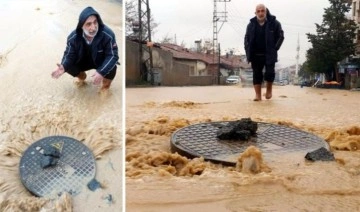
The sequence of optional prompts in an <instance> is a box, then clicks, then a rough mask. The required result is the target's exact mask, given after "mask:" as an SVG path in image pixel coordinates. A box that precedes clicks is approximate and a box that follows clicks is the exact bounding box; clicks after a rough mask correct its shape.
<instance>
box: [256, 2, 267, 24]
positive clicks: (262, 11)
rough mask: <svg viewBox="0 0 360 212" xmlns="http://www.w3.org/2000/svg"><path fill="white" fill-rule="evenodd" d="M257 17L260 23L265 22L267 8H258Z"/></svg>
mask: <svg viewBox="0 0 360 212" xmlns="http://www.w3.org/2000/svg"><path fill="white" fill-rule="evenodd" d="M255 15H256V17H257V19H258V20H259V21H264V20H265V18H266V8H265V6H262V5H260V6H257V7H256V11H255Z"/></svg>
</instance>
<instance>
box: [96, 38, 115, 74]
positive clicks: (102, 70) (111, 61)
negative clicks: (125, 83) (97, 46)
mask: <svg viewBox="0 0 360 212" xmlns="http://www.w3.org/2000/svg"><path fill="white" fill-rule="evenodd" d="M107 36H108V38H109V39H107V41H106V44H105V49H104V52H105V60H104V62H103V63H102V64H101V66H100V67H99V68H98V69H97V72H98V73H99V74H101V76H103V77H105V76H106V75H108V74H109V73H110V71H111V70H112V69H113V68H114V66H115V65H116V64H117V62H118V60H119V56H118V46H117V44H116V40H115V37H114V36H110V35H108V34H107Z"/></svg>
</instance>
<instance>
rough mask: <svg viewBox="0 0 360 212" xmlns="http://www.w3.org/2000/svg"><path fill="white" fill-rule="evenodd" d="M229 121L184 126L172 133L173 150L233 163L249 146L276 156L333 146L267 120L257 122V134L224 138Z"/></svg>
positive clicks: (219, 161) (218, 161) (190, 155)
mask: <svg viewBox="0 0 360 212" xmlns="http://www.w3.org/2000/svg"><path fill="white" fill-rule="evenodd" d="M229 123H230V122H228V121H223V122H208V123H199V124H194V125H189V126H187V127H184V128H181V129H179V130H177V131H176V132H174V133H173V134H172V136H171V141H170V142H171V143H170V147H171V151H172V152H177V153H179V154H181V155H183V156H186V157H189V158H194V157H203V158H204V159H205V160H208V161H212V162H215V163H222V164H223V165H230V166H233V165H235V164H236V161H237V159H238V157H239V156H240V154H241V153H242V152H244V151H245V150H246V149H247V148H248V147H249V146H255V147H257V148H259V149H260V150H261V151H262V153H263V155H264V157H271V158H273V159H275V158H277V157H279V156H281V155H283V154H284V153H290V152H297V153H301V154H304V155H305V154H306V153H307V152H309V151H312V150H314V149H318V148H320V147H324V148H326V149H328V148H329V147H328V144H327V142H326V141H324V139H322V138H320V137H318V136H316V135H314V134H311V133H308V132H304V131H301V130H299V129H295V128H291V127H287V126H284V125H277V124H270V123H264V122H256V123H257V130H256V136H251V137H250V139H248V140H246V141H241V142H237V141H234V140H220V139H219V138H218V133H219V130H221V129H224V127H225V128H226V126H228V124H229Z"/></svg>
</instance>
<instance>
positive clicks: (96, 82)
mask: <svg viewBox="0 0 360 212" xmlns="http://www.w3.org/2000/svg"><path fill="white" fill-rule="evenodd" d="M92 77H93V78H94V81H93V83H94V85H100V83H101V82H102V80H103V79H104V77H103V76H101V74H99V73H98V72H95V74H94V75H92Z"/></svg>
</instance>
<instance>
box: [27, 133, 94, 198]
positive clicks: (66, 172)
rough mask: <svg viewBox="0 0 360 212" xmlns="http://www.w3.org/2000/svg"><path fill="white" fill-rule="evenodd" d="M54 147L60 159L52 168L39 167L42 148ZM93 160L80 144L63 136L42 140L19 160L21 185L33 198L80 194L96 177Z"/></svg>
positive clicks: (32, 145) (87, 149) (33, 145)
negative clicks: (64, 193)
mask: <svg viewBox="0 0 360 212" xmlns="http://www.w3.org/2000/svg"><path fill="white" fill-rule="evenodd" d="M48 147H50V148H53V147H55V148H57V149H58V150H59V151H60V154H61V155H60V158H59V159H58V162H57V163H56V165H54V166H49V167H47V168H42V166H41V160H42V159H43V157H44V155H43V149H45V148H48ZM95 171H96V167H95V158H94V156H93V154H92V152H91V151H90V150H89V148H87V147H86V146H85V145H84V144H82V143H80V142H79V141H77V140H75V139H73V138H70V137H65V136H50V137H45V138H43V139H41V140H39V141H36V142H35V143H33V144H31V145H30V146H29V147H28V149H27V150H26V151H25V152H24V154H23V156H22V157H21V160H20V176H21V181H22V183H23V184H24V186H25V187H26V188H27V189H28V190H29V191H30V192H31V193H33V194H34V195H36V196H40V197H48V198H56V197H57V196H59V195H61V193H63V192H68V193H70V194H72V195H76V194H78V193H80V191H81V190H82V189H83V188H84V187H86V185H87V184H88V183H89V182H90V181H91V180H92V179H93V178H94V177H95Z"/></svg>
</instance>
